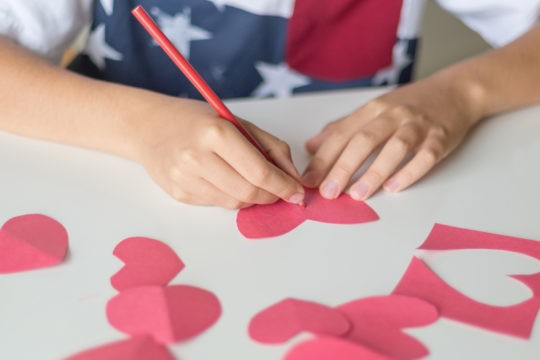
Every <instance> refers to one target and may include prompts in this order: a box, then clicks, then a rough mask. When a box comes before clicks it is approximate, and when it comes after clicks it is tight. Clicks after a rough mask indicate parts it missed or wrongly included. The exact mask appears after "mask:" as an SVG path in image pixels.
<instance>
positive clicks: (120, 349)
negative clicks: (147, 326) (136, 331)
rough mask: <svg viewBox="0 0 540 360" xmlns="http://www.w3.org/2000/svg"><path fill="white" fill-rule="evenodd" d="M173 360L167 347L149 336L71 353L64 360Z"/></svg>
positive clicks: (136, 337)
mask: <svg viewBox="0 0 540 360" xmlns="http://www.w3.org/2000/svg"><path fill="white" fill-rule="evenodd" d="M148 359H152V360H174V357H173V356H172V355H171V354H170V352H169V351H168V350H167V348H166V347H165V346H163V345H160V344H157V343H156V342H155V341H154V340H152V338H151V337H149V336H135V337H131V338H129V339H126V340H120V341H116V342H113V343H110V344H106V345H102V346H98V347H96V348H93V349H89V350H85V351H83V352H80V353H78V354H75V355H72V356H70V357H68V358H66V359H65V360H148Z"/></svg>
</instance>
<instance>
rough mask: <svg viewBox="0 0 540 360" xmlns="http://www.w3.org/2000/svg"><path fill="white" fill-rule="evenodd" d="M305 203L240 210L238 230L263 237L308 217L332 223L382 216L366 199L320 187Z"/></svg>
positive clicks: (310, 191) (309, 191) (283, 231)
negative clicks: (329, 195)
mask: <svg viewBox="0 0 540 360" xmlns="http://www.w3.org/2000/svg"><path fill="white" fill-rule="evenodd" d="M305 203H306V207H305V208H303V207H301V206H298V205H295V204H289V203H287V202H285V201H282V200H280V201H278V202H276V203H274V204H269V205H254V206H251V207H249V208H245V209H241V210H239V211H238V214H237V217H236V224H237V226H238V230H239V231H240V232H241V233H242V235H244V236H245V237H246V238H248V239H261V238H268V237H275V236H279V235H283V234H286V233H287V232H289V231H291V230H293V229H294V228H296V227H297V226H298V225H300V224H301V223H303V222H304V221H306V220H314V221H319V222H326V223H331V224H360V223H364V222H369V221H375V220H378V219H379V216H378V215H377V213H375V211H374V210H373V209H372V208H371V207H369V205H367V204H366V203H365V202H362V201H356V200H353V199H352V198H351V197H350V196H349V195H347V194H341V196H340V197H338V198H337V199H335V200H327V199H325V198H323V197H322V196H321V195H320V193H319V191H318V190H317V189H307V188H306V195H305Z"/></svg>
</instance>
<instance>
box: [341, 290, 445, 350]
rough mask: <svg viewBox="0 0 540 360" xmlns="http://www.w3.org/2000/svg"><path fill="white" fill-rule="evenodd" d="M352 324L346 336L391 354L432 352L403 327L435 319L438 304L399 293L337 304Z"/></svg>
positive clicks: (414, 325)
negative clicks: (405, 331)
mask: <svg viewBox="0 0 540 360" xmlns="http://www.w3.org/2000/svg"><path fill="white" fill-rule="evenodd" d="M337 309H338V310H340V311H341V312H342V313H343V314H344V315H345V316H346V317H347V319H349V321H350V322H351V324H352V327H351V330H350V331H349V332H348V333H347V335H346V336H345V338H346V339H347V340H349V341H352V342H354V343H357V344H360V345H364V346H367V347H369V348H370V349H372V350H374V351H375V352H377V353H380V354H384V355H388V356H389V357H390V358H396V359H397V358H399V359H404V360H405V359H418V358H421V357H424V356H426V355H428V354H429V351H428V350H427V349H426V347H425V346H424V345H423V344H422V343H421V342H420V341H418V340H417V339H415V338H414V337H412V336H410V335H408V334H406V333H404V332H403V331H402V330H403V329H405V328H409V327H417V326H425V325H428V324H431V323H433V322H435V321H436V320H437V319H438V318H439V314H438V311H437V309H436V308H435V306H433V305H431V304H429V303H427V302H425V301H422V300H420V299H417V298H412V297H408V296H399V295H388V296H373V297H367V298H362V299H358V300H354V301H351V302H348V303H346V304H343V305H340V306H338V307H337Z"/></svg>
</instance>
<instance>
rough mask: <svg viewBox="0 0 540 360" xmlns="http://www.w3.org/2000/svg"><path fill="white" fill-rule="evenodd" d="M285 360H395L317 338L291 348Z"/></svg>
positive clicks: (343, 343)
mask: <svg viewBox="0 0 540 360" xmlns="http://www.w3.org/2000/svg"><path fill="white" fill-rule="evenodd" d="M284 359H285V360H330V359H336V360H338V359H339V360H395V358H392V357H389V356H385V355H383V354H379V353H377V352H375V351H373V350H372V349H370V348H367V347H365V346H362V345H359V344H355V343H352V342H349V341H346V340H343V339H339V338H331V337H317V338H315V339H311V340H307V341H304V342H301V343H300V344H298V345H296V346H295V347H293V348H292V349H291V350H290V351H289V352H288V353H287V354H286V355H285V358H284Z"/></svg>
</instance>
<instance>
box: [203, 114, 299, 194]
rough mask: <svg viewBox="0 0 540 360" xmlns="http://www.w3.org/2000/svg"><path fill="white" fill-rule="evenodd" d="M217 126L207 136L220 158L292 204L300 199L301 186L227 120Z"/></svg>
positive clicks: (254, 183)
mask: <svg viewBox="0 0 540 360" xmlns="http://www.w3.org/2000/svg"><path fill="white" fill-rule="evenodd" d="M219 127H220V128H219V129H216V131H214V134H213V136H212V137H210V138H209V139H207V141H209V142H210V144H212V145H211V146H212V148H213V149H214V151H215V153H216V154H217V155H218V156H219V157H221V158H222V159H223V160H225V161H226V162H227V163H228V164H229V165H230V166H231V167H232V168H233V169H234V170H236V172H237V173H239V174H240V175H241V176H242V177H243V178H244V179H246V180H247V181H248V182H250V183H251V184H253V185H255V186H256V187H258V188H260V189H262V190H265V191H267V192H269V193H271V194H274V195H276V196H277V197H279V198H281V199H283V200H285V201H288V202H291V203H294V204H300V203H302V202H303V200H304V188H303V187H302V185H300V184H299V183H298V182H297V181H295V180H294V179H293V178H292V177H291V176H289V175H287V174H286V173H285V172H284V171H282V170H281V169H279V168H277V167H276V166H274V165H273V164H270V163H269V162H268V161H266V159H265V157H264V156H263V155H262V154H261V153H260V152H259V151H258V150H257V149H256V148H255V147H254V146H253V145H252V144H251V143H250V142H249V141H248V140H247V139H246V138H245V137H244V136H243V135H242V134H241V133H240V132H239V131H237V130H236V129H235V128H233V127H232V126H231V125H230V124H228V123H226V124H223V125H219Z"/></svg>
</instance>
